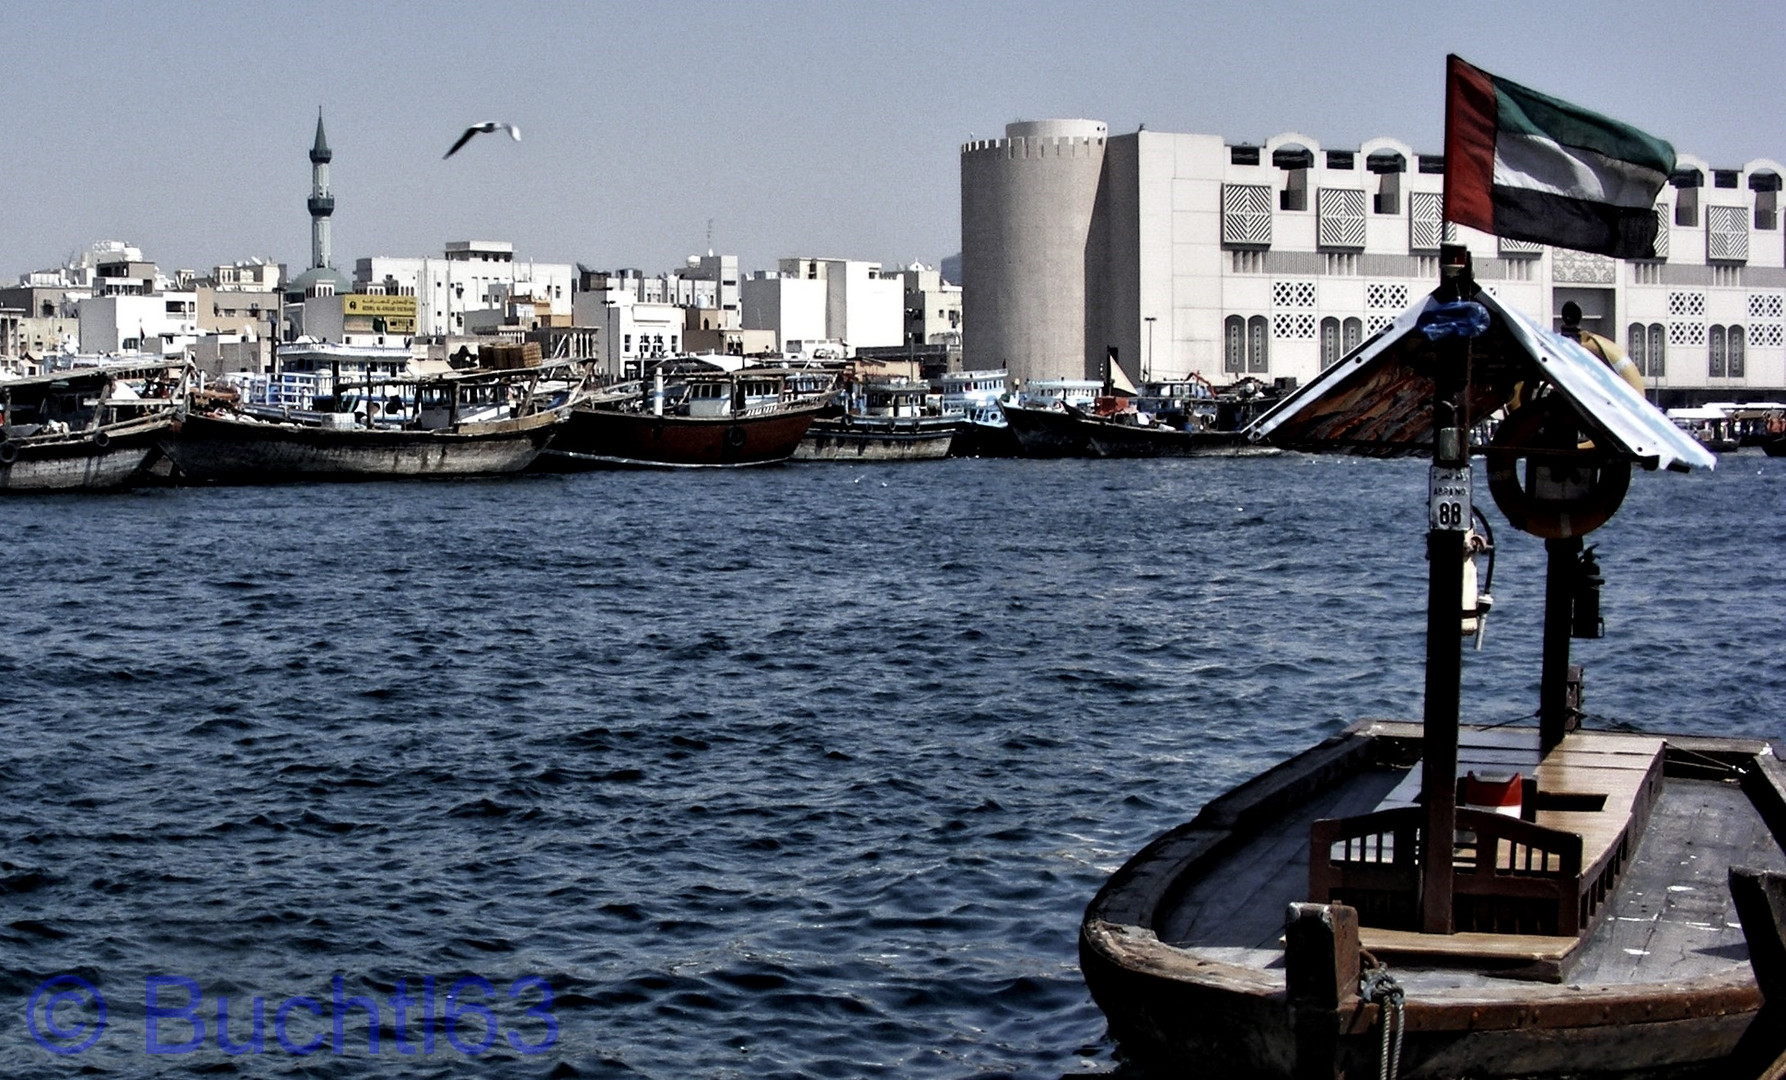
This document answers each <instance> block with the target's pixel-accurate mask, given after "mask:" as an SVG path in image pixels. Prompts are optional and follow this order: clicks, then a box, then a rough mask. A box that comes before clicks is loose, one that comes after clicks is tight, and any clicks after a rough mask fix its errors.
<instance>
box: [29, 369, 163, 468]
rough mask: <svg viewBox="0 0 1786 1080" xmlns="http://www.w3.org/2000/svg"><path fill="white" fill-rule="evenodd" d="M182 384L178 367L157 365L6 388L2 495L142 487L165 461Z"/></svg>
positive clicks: (66, 373)
mask: <svg viewBox="0 0 1786 1080" xmlns="http://www.w3.org/2000/svg"><path fill="white" fill-rule="evenodd" d="M179 381H180V367H179V365H178V364H176V365H173V366H171V367H170V366H169V364H168V363H167V362H166V361H165V360H158V359H157V360H148V361H142V362H128V363H114V364H104V365H100V366H96V367H84V368H70V369H67V370H63V371H52V372H49V373H47V374H43V375H37V376H32V377H30V378H23V379H9V380H5V381H0V491H13V492H26V491H31V492H42V491H95V490H104V489H107V488H116V487H122V486H124V485H126V484H129V483H132V482H133V481H136V480H137V479H139V478H140V477H141V476H142V470H143V468H144V467H145V466H146V465H148V464H150V463H151V462H152V461H153V459H154V458H156V457H158V456H159V455H160V449H159V447H160V443H161V440H162V437H163V435H164V434H165V433H166V431H167V427H168V424H169V422H170V420H171V419H172V417H173V410H174V407H175V404H176V402H177V401H178V394H177V389H178V385H179Z"/></svg>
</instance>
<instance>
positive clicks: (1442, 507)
mask: <svg viewBox="0 0 1786 1080" xmlns="http://www.w3.org/2000/svg"><path fill="white" fill-rule="evenodd" d="M1426 507H1427V526H1428V527H1429V528H1432V529H1440V530H1447V531H1457V532H1462V531H1464V530H1465V529H1468V528H1469V527H1470V470H1469V468H1468V467H1467V466H1466V467H1465V468H1462V469H1445V468H1440V467H1439V466H1437V465H1434V466H1433V468H1432V480H1431V483H1430V485H1429V487H1428V492H1427V500H1426Z"/></svg>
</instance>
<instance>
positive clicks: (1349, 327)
mask: <svg viewBox="0 0 1786 1080" xmlns="http://www.w3.org/2000/svg"><path fill="white" fill-rule="evenodd" d="M1363 341H1364V323H1363V322H1362V321H1360V320H1359V319H1357V318H1351V319H1347V320H1346V321H1345V322H1343V323H1341V324H1340V348H1341V349H1342V350H1343V351H1342V352H1341V353H1340V355H1341V356H1344V355H1346V353H1349V352H1351V351H1352V350H1353V349H1356V348H1357V347H1358V346H1359V345H1360V344H1362V343H1363Z"/></svg>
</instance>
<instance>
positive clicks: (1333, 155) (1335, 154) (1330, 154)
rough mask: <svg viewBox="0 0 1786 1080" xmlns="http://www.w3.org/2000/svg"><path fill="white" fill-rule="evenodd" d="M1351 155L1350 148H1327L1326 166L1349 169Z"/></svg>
mask: <svg viewBox="0 0 1786 1080" xmlns="http://www.w3.org/2000/svg"><path fill="white" fill-rule="evenodd" d="M1352 157H1353V154H1352V151H1350V150H1329V151H1327V167H1328V168H1329V169H1345V170H1348V171H1349V170H1350V169H1351V168H1352Z"/></svg>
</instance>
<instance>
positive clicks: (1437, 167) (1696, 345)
mask: <svg viewBox="0 0 1786 1080" xmlns="http://www.w3.org/2000/svg"><path fill="white" fill-rule="evenodd" d="M961 160H962V166H961V176H962V262H963V271H962V272H963V277H964V280H963V285H964V286H965V289H964V305H963V306H964V320H963V321H964V341H963V348H964V353H965V359H964V364H965V366H967V367H1008V368H1009V369H1010V371H1011V374H1012V377H1013V378H1014V379H1034V378H1084V377H1094V376H1095V375H1096V374H1097V373H1098V371H1099V368H1100V366H1101V364H1102V362H1103V358H1104V355H1105V351H1106V349H1107V348H1108V347H1109V346H1115V347H1116V348H1117V349H1118V352H1119V357H1120V359H1121V361H1122V363H1123V365H1124V366H1125V367H1126V368H1127V369H1128V370H1129V372H1130V374H1131V375H1133V376H1135V377H1155V378H1162V377H1175V376H1182V375H1186V374H1190V373H1196V374H1200V375H1202V376H1204V377H1206V378H1209V379H1212V380H1215V381H1218V382H1221V381H1231V380H1233V379H1235V378H1239V377H1244V376H1254V377H1259V378H1263V379H1267V380H1273V379H1294V380H1297V381H1306V380H1307V379H1309V378H1310V377H1312V376H1313V375H1315V374H1316V373H1318V372H1319V371H1320V370H1321V369H1322V368H1323V367H1325V366H1327V365H1328V364H1331V363H1333V362H1334V361H1335V360H1337V359H1338V358H1339V357H1340V356H1341V355H1343V354H1344V353H1345V352H1347V351H1349V350H1350V349H1351V348H1353V347H1355V346H1356V345H1358V344H1359V343H1360V342H1361V341H1362V340H1363V339H1364V338H1366V337H1368V336H1369V335H1370V334H1371V333H1373V332H1374V331H1375V330H1377V329H1378V328H1380V327H1382V326H1384V325H1386V324H1387V323H1388V322H1389V320H1391V319H1392V318H1394V316H1395V315H1396V314H1397V313H1399V312H1400V311H1401V310H1402V309H1403V308H1404V307H1406V306H1407V304H1408V303H1409V301H1410V300H1412V299H1414V298H1415V297H1417V296H1419V295H1420V294H1421V293H1424V292H1427V291H1430V290H1431V289H1432V288H1433V286H1434V285H1435V284H1436V282H1437V278H1438V252H1439V245H1440V243H1441V242H1443V241H1447V240H1450V239H1456V240H1459V241H1461V242H1462V243H1464V244H1466V245H1467V246H1468V247H1469V248H1470V249H1471V252H1472V257H1473V259H1474V261H1475V266H1476V278H1477V280H1478V281H1479V282H1481V283H1482V284H1483V285H1484V287H1486V288H1488V289H1489V290H1490V291H1491V292H1492V293H1493V294H1494V295H1496V296H1497V297H1498V298H1499V299H1501V300H1502V301H1504V302H1507V303H1510V304H1512V305H1514V306H1516V307H1519V308H1522V309H1524V310H1526V311H1530V312H1533V313H1536V314H1539V315H1541V316H1547V317H1550V318H1552V319H1553V320H1557V319H1560V313H1561V309H1562V306H1563V304H1564V303H1566V302H1568V301H1574V302H1576V303H1577V304H1578V305H1580V307H1581V309H1582V311H1583V313H1584V318H1583V324H1584V325H1585V326H1586V328H1588V329H1590V330H1593V331H1595V332H1597V333H1600V334H1603V335H1605V336H1607V337H1609V338H1612V339H1614V340H1616V341H1617V342H1618V343H1619V344H1621V345H1623V346H1625V347H1626V348H1627V350H1628V351H1629V352H1630V354H1631V356H1632V359H1633V360H1634V361H1635V362H1636V363H1637V364H1638V365H1639V367H1640V368H1641V369H1642V370H1643V371H1644V373H1645V377H1646V379H1647V381H1648V382H1649V385H1650V388H1651V394H1652V397H1653V398H1655V399H1656V400H1657V401H1658V402H1659V403H1661V404H1664V405H1676V404H1688V403H1697V402H1702V401H1706V400H1714V399H1715V400H1754V399H1758V398H1765V397H1779V396H1786V329H1783V327H1786V243H1783V239H1782V230H1781V222H1780V206H1779V192H1780V188H1781V177H1782V175H1783V174H1786V168H1782V167H1781V166H1780V165H1779V164H1777V163H1775V162H1773V161H1768V160H1757V161H1752V162H1749V163H1747V164H1745V165H1743V166H1742V167H1740V168H1727V169H1720V168H1714V167H1712V166H1711V165H1710V164H1709V163H1707V162H1705V161H1702V160H1700V159H1698V158H1694V157H1691V156H1687V155H1683V156H1681V158H1680V159H1679V164H1678V167H1677V170H1676V173H1675V175H1674V177H1673V179H1672V180H1671V182H1670V185H1669V186H1668V187H1666V188H1664V190H1663V192H1662V195H1661V197H1660V198H1659V199H1658V201H1657V205H1656V212H1657V215H1658V218H1659V220H1660V223H1661V230H1660V231H1661V235H1660V237H1659V239H1658V241H1657V252H1656V254H1657V257H1656V258H1654V259H1643V260H1624V261H1620V260H1613V259H1608V258H1604V257H1601V256H1594V255H1586V254H1583V253H1580V252H1574V251H1568V250H1553V249H1550V248H1546V247H1542V246H1539V245H1534V244H1527V243H1520V242H1514V241H1507V240H1500V239H1498V238H1496V237H1493V236H1488V235H1485V234H1482V233H1479V232H1476V231H1474V230H1470V229H1458V228H1457V227H1455V226H1451V225H1448V224H1446V223H1444V221H1443V208H1442V191H1443V186H1444V168H1445V162H1444V158H1443V157H1442V156H1440V155H1433V154H1419V153H1416V152H1415V151H1414V150H1413V148H1412V147H1410V146H1408V145H1407V144H1405V143H1402V142H1398V141H1396V140H1394V139H1388V138H1378V139H1371V140H1368V141H1366V142H1364V143H1363V144H1361V145H1359V146H1356V147H1345V148H1327V147H1322V146H1321V145H1320V144H1318V143H1317V142H1316V141H1315V140H1314V139H1312V138H1310V137H1308V136H1306V135H1301V134H1296V133H1287V134H1282V135H1278V136H1275V137H1273V138H1271V139H1267V140H1265V141H1264V143H1263V144H1262V145H1252V144H1246V143H1230V142H1228V141H1226V140H1224V139H1223V138H1221V137H1220V136H1215V135H1183V134H1168V133H1163V132H1152V131H1138V132H1134V133H1132V134H1128V135H1120V136H1110V135H1108V133H1107V131H1106V130H1105V128H1104V125H1102V124H1099V123H1097V122H1095V121H1083V120H1066V121H1041V122H1036V123H1027V124H1012V125H1010V126H1009V127H1007V129H1006V137H1005V138H1003V139H997V140H986V141H980V142H974V143H969V144H966V145H965V146H963V147H962V150H961Z"/></svg>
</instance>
